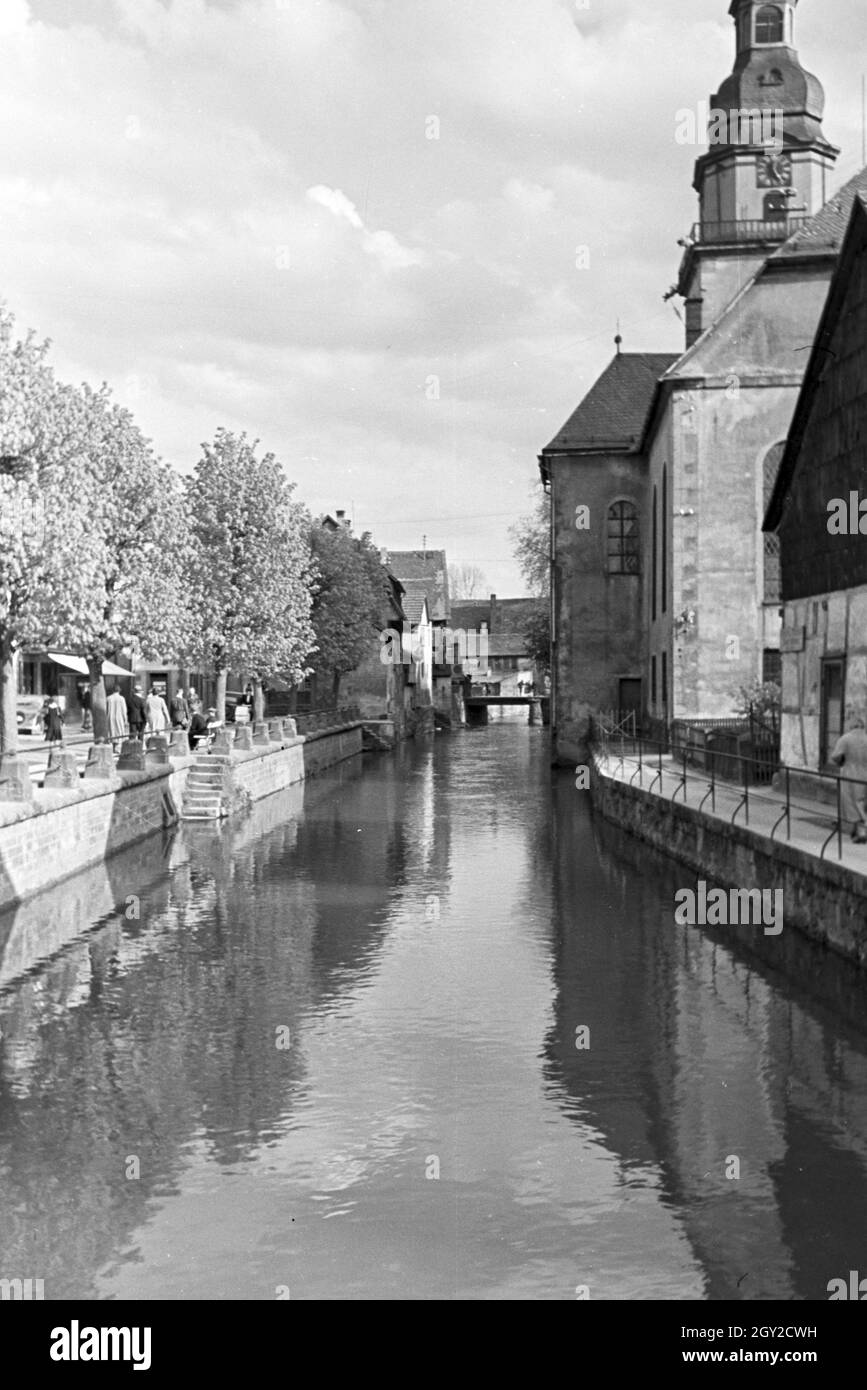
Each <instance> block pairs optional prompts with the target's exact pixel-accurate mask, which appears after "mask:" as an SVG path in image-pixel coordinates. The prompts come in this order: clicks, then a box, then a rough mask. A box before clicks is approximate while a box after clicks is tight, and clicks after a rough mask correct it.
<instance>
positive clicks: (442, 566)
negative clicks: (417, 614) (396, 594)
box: [388, 550, 449, 622]
mask: <svg viewBox="0 0 867 1390" xmlns="http://www.w3.org/2000/svg"><path fill="white" fill-rule="evenodd" d="M388 564H389V568H390V569H391V572H392V574H394V575H396V577H397V578H398V579H399V580H400V582H401V584H402V585H403V586H404V588H405V589H406V592H407V596H409V595H410V594H414V595H416V596H418V595H419V594H426V595H427V601H428V608H429V609H430V616H431V618H432V619H433V620H435V621H440V622H443V621H446V620H447V619H448V616H449V572H448V566H447V564H446V553H445V551H444V550H427V551H425V550H390V551H389V553H388ZM403 606H404V609H406V601H404V605H403Z"/></svg>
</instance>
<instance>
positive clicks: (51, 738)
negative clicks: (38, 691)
mask: <svg viewBox="0 0 867 1390" xmlns="http://www.w3.org/2000/svg"><path fill="white" fill-rule="evenodd" d="M43 711H44V713H43V721H44V724H45V742H46V743H48V744H52V743H61V744H62V743H63V710H62V709H61V708H60V702H59V701H58V699H57V696H56V695H52V696H51V698H50V699H48V700H46V701H45V704H44V706H43Z"/></svg>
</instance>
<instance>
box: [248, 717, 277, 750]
mask: <svg viewBox="0 0 867 1390" xmlns="http://www.w3.org/2000/svg"><path fill="white" fill-rule="evenodd" d="M275 723H276V720H275ZM270 742H271V738H270V735H269V733H268V725H267V724H266V723H265V721H264V720H261V721H259V720H257V722H256V723H255V724H254V725H253V744H254V746H255V747H256V748H267V747H268V745H269V743H270Z"/></svg>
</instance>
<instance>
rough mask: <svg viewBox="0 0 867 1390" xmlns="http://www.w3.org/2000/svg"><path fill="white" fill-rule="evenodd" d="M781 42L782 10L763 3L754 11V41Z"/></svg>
mask: <svg viewBox="0 0 867 1390" xmlns="http://www.w3.org/2000/svg"><path fill="white" fill-rule="evenodd" d="M782 42H783V11H782V10H779V9H777V7H776V5H763V6H762V8H761V9H760V10H759V11H758V12H757V13H756V43H782Z"/></svg>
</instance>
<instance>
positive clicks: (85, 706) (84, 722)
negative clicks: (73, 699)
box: [79, 681, 93, 734]
mask: <svg viewBox="0 0 867 1390" xmlns="http://www.w3.org/2000/svg"><path fill="white" fill-rule="evenodd" d="M79 700H80V703H81V732H82V733H83V734H86V733H87V732H88V731H89V730H90V729H92V728H93V692H92V690H91V688H90V682H89V681H85V683H84V685H83V686H82V687H81V693H80V695H79Z"/></svg>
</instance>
